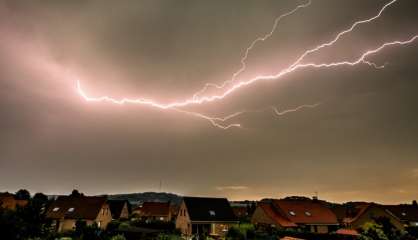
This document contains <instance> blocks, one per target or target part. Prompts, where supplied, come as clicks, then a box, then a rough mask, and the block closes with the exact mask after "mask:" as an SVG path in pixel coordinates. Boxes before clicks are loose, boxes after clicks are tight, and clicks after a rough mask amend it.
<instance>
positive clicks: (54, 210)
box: [52, 207, 60, 212]
mask: <svg viewBox="0 0 418 240" xmlns="http://www.w3.org/2000/svg"><path fill="white" fill-rule="evenodd" d="M58 210H60V208H59V207H54V209H52V211H53V212H58Z"/></svg>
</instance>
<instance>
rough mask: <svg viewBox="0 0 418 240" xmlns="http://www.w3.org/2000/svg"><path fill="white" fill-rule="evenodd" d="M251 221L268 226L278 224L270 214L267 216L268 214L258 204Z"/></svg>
mask: <svg viewBox="0 0 418 240" xmlns="http://www.w3.org/2000/svg"><path fill="white" fill-rule="evenodd" d="M251 223H252V224H255V225H267V226H269V227H270V226H272V225H274V226H276V225H277V223H276V222H275V221H274V220H273V219H271V218H270V217H269V216H267V214H266V213H265V212H264V210H263V209H262V208H261V207H260V206H258V207H257V208H256V209H255V211H254V213H253V216H252V217H251ZM276 227H280V226H276Z"/></svg>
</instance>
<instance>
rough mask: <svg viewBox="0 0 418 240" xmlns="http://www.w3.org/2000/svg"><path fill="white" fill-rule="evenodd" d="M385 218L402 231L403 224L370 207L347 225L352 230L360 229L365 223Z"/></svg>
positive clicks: (376, 208) (374, 207)
mask: <svg viewBox="0 0 418 240" xmlns="http://www.w3.org/2000/svg"><path fill="white" fill-rule="evenodd" d="M378 217H386V218H389V219H390V222H391V223H392V224H393V225H394V226H395V227H396V228H397V229H399V230H404V226H403V224H402V223H401V222H400V221H399V220H397V219H396V218H394V217H393V216H392V215H391V214H389V213H387V212H386V211H385V210H383V209H381V208H379V207H376V206H370V207H369V208H368V209H367V210H366V212H365V213H363V214H362V215H361V216H360V217H359V218H358V219H357V220H356V221H354V222H352V223H351V224H349V227H351V228H352V229H359V228H361V227H362V226H363V225H364V224H365V223H366V222H372V221H373V219H374V218H378Z"/></svg>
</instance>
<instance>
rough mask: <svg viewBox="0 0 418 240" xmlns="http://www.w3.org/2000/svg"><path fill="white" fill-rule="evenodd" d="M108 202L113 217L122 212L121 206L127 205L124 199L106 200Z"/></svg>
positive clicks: (115, 217) (118, 216)
mask: <svg viewBox="0 0 418 240" xmlns="http://www.w3.org/2000/svg"><path fill="white" fill-rule="evenodd" d="M107 203H108V204H109V208H110V212H111V213H112V218H113V219H119V218H120V214H121V213H122V210H123V207H124V206H125V205H126V207H128V201H126V200H107Z"/></svg>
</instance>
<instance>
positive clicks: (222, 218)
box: [176, 197, 238, 237]
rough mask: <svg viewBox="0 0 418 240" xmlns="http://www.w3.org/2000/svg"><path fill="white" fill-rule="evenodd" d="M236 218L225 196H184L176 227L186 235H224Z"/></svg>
mask: <svg viewBox="0 0 418 240" xmlns="http://www.w3.org/2000/svg"><path fill="white" fill-rule="evenodd" d="M237 223H238V220H237V218H236V217H235V215H234V212H233V211H232V208H231V206H230V205H229V202H228V200H227V199H226V198H205V197H184V198H183V202H182V203H181V205H180V209H179V213H178V215H177V219H176V228H177V229H179V230H180V231H181V233H182V234H184V235H186V236H192V235H200V234H204V235H210V236H221V237H222V236H224V235H225V234H226V232H228V229H229V228H230V227H231V226H232V225H234V224H237Z"/></svg>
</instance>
